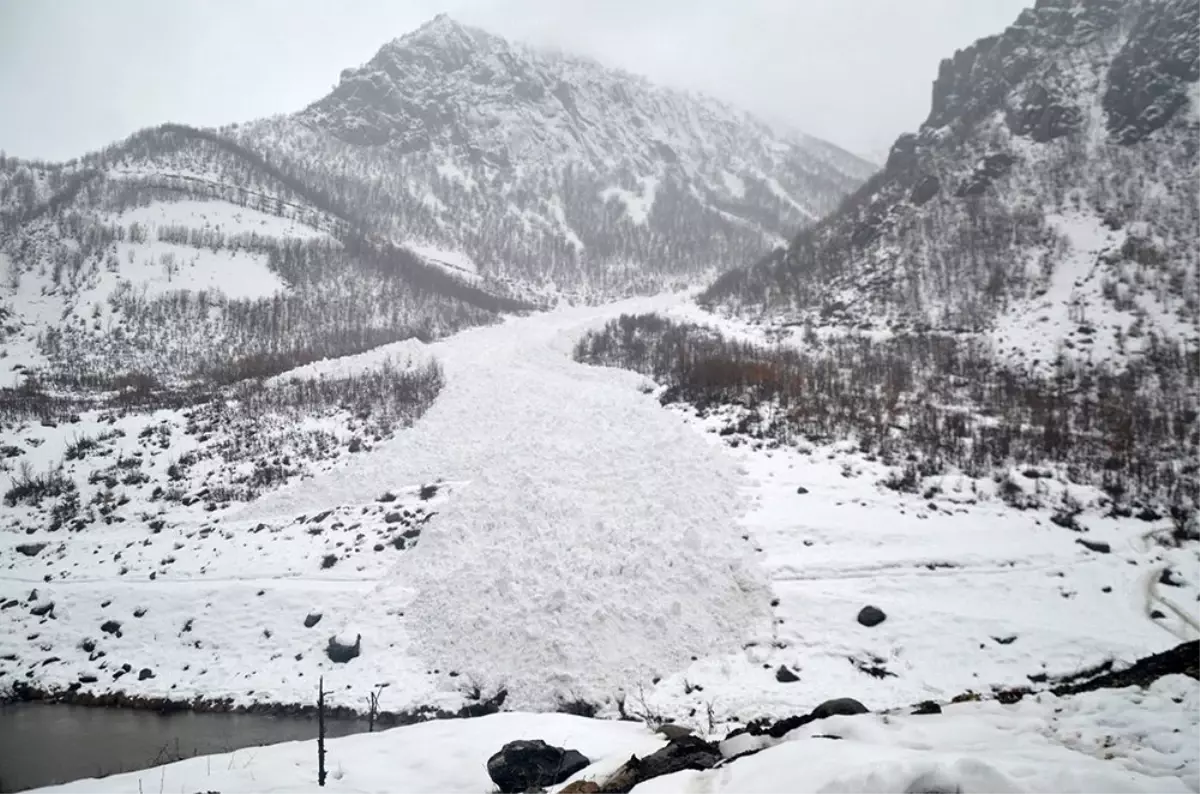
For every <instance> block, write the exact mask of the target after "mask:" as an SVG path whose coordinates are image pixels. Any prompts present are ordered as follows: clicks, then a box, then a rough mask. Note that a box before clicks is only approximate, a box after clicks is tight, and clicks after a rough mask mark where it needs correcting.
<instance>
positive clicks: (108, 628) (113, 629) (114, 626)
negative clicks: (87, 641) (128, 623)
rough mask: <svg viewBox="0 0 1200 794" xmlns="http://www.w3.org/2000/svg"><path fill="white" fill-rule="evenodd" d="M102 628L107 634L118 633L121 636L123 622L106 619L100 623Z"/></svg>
mask: <svg viewBox="0 0 1200 794" xmlns="http://www.w3.org/2000/svg"><path fill="white" fill-rule="evenodd" d="M100 630H101V631H103V632H104V633H105V634H116V635H117V636H118V637H120V636H121V624H120V623H118V622H117V621H115V620H106V621H104V622H103V623H101V624H100Z"/></svg>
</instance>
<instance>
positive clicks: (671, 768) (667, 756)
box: [603, 736, 722, 792]
mask: <svg viewBox="0 0 1200 794" xmlns="http://www.w3.org/2000/svg"><path fill="white" fill-rule="evenodd" d="M721 760H722V757H721V751H720V749H719V748H718V747H717V745H715V744H713V743H711V742H706V741H704V740H703V739H699V738H697V737H695V736H685V737H683V738H681V739H678V740H676V741H673V742H671V743H670V744H668V745H667V746H666V747H664V748H662V749H661V750H659V751H658V752H656V753H654V754H652V755H648V756H646V757H645V758H641V759H639V758H638V757H637V756H636V755H635V756H633V757H631V758H630V759H629V760H628V761H626V762H625V764H624V765H623V766H622V767H621V768H620V769H618V770H617V771H616V772H614V773H613V774H612V775H610V776H609V778H608V780H607V781H605V783H604V787H603V791H605V792H627V791H629V790H631V789H632V788H633V787H634V786H636V785H638V784H639V783H643V782H645V781H647V780H650V779H651V778H656V777H662V776H663V775H670V774H674V773H675V772H681V771H683V770H684V769H695V770H699V771H703V770H705V769H712V768H713V767H714V766H716V765H717V764H718V763H719V762H720V761H721Z"/></svg>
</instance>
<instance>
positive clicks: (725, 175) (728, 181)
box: [721, 171, 746, 198]
mask: <svg viewBox="0 0 1200 794" xmlns="http://www.w3.org/2000/svg"><path fill="white" fill-rule="evenodd" d="M721 181H722V182H723V183H724V184H725V189H726V190H727V191H729V192H730V193H731V194H733V195H734V196H735V197H737V198H744V197H745V195H746V183H745V182H744V181H742V178H741V177H740V176H738V175H737V174H731V173H729V172H728V171H722V172H721Z"/></svg>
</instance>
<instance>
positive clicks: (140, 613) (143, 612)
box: [133, 607, 146, 618]
mask: <svg viewBox="0 0 1200 794" xmlns="http://www.w3.org/2000/svg"><path fill="white" fill-rule="evenodd" d="M145 615H146V608H145V607H138V608H137V609H135V610H133V616H134V617H135V618H140V617H145Z"/></svg>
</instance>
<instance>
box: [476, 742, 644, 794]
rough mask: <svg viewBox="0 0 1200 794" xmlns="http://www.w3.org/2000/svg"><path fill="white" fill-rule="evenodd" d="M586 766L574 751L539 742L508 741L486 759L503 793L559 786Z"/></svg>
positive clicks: (581, 757)
mask: <svg viewBox="0 0 1200 794" xmlns="http://www.w3.org/2000/svg"><path fill="white" fill-rule="evenodd" d="M590 763H591V761H589V760H588V758H587V756H585V755H583V753H580V752H579V751H578V750H566V749H563V748H561V747H554V746H552V745H548V744H546V743H545V742H543V741H542V740H541V739H533V740H525V739H521V740H518V741H515V742H509V743H508V744H506V745H504V746H503V747H502V748H500V752H498V753H496V754H495V755H493V756H492V757H491V758H489V759H488V761H487V771H488V777H490V778H491V779H492V782H493V783H495V784H496V786H497V787H498V788H499V789H500V791H501V792H503V794H517V793H518V792H523V791H529V790H530V789H536V788H543V787H546V786H553V785H556V784H558V783H561V782H563V781H564V780H566V779H567V778H569V777H570V776H571V775H573V774H575V773H576V772H578V771H579V770H581V769H583V768H584V767H586V766H588V765H589V764H590ZM631 788H632V786H631ZM625 790H626V791H628V789H625Z"/></svg>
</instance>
